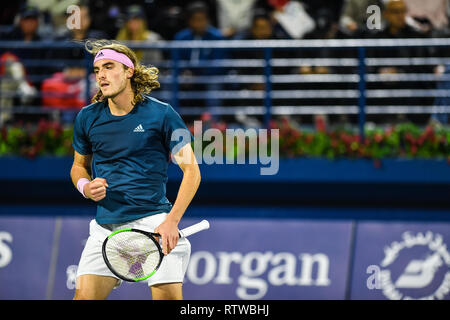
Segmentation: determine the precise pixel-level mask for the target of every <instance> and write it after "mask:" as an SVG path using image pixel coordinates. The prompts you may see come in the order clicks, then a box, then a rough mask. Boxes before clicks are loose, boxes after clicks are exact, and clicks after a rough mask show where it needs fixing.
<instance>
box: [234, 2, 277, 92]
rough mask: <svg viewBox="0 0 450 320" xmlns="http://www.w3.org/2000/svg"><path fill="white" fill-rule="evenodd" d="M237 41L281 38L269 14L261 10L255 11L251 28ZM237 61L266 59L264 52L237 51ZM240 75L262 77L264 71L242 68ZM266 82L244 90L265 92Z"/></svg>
mask: <svg viewBox="0 0 450 320" xmlns="http://www.w3.org/2000/svg"><path fill="white" fill-rule="evenodd" d="M234 39H235V40H274V39H280V36H279V35H277V34H276V33H275V30H274V23H273V20H272V19H271V17H270V15H269V13H268V12H267V11H266V10H264V9H261V8H258V9H256V10H255V13H254V15H253V19H252V22H251V25H250V27H249V28H248V29H247V30H245V31H244V32H241V33H240V34H237V35H236V36H235V37H234ZM278 53H279V52H278V51H277V52H275V57H278V55H277V54H278ZM233 55H234V57H235V58H236V59H264V51H263V50H236V51H234V52H233ZM239 73H240V74H242V75H262V74H263V73H264V71H263V70H262V69H260V68H240V69H239ZM264 87H265V82H264V81H263V82H259V83H250V84H248V85H244V87H243V89H249V90H264Z"/></svg>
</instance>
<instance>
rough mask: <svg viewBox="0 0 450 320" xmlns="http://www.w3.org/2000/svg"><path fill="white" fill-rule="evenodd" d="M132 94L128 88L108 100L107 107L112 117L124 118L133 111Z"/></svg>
mask: <svg viewBox="0 0 450 320" xmlns="http://www.w3.org/2000/svg"><path fill="white" fill-rule="evenodd" d="M133 100H134V93H133V90H132V89H131V88H130V87H127V88H125V90H123V91H122V92H121V93H119V94H118V95H117V96H115V97H112V98H108V106H109V110H110V111H111V114H112V115H115V116H124V115H126V114H128V113H130V111H131V110H132V109H133V107H134V105H133Z"/></svg>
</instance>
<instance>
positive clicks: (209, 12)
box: [0, 0, 450, 123]
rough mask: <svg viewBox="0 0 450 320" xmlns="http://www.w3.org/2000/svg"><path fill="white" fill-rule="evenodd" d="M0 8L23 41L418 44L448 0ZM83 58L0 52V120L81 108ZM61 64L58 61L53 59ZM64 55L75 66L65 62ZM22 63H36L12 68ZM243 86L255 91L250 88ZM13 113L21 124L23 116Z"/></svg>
mask: <svg viewBox="0 0 450 320" xmlns="http://www.w3.org/2000/svg"><path fill="white" fill-rule="evenodd" d="M70 5H77V6H78V7H79V8H80V14H81V19H80V22H81V24H80V27H79V28H74V29H69V28H68V27H67V19H68V18H69V15H70V13H67V8H68V7H69V6H70ZM372 5H376V6H377V8H380V10H381V11H380V13H381V25H380V27H379V28H375V29H374V28H368V24H367V19H368V17H369V16H370V14H369V13H368V12H367V8H368V7H369V6H372ZM0 6H1V10H0V39H1V40H13V41H24V42H27V43H28V42H33V41H42V40H54V41H62V42H63V41H68V40H80V41H82V40H85V39H88V38H96V39H102V38H106V39H116V40H121V41H128V40H135V41H142V42H143V43H153V42H155V41H159V40H225V39H230V40H232V39H237V40H245V39H255V40H259V39H346V38H347V39H348V38H427V37H448V36H449V35H450V27H449V21H448V17H449V12H450V1H449V0H429V1H423V0H386V1H382V0H333V1H329V0H328V1H327V0H301V1H296V0H204V1H182V0H141V1H133V0H129V1H118V0H96V1H83V0H61V1H59V0H28V1H10V2H3V3H2V4H1V5H0ZM412 50H413V51H414V50H416V49H402V50H397V49H396V50H395V52H392V54H391V56H394V57H407V56H411V55H413V56H416V57H424V56H429V55H433V56H444V57H445V56H447V53H448V52H447V51H448V50H442V49H441V50H440V51H439V52H438V51H436V50H434V51H433V52H431V51H432V50H433V49H432V48H419V49H417V50H416V52H414V53H412V52H411V51H412ZM169 54H170V52H167V51H162V50H156V49H152V50H137V56H138V58H139V59H140V60H141V61H142V62H144V63H150V64H153V65H156V66H158V62H159V61H162V60H164V59H167V58H168V55H169ZM235 54H236V55H238V56H239V57H240V58H248V59H258V58H261V57H262V53H261V52H239V53H235ZM305 54H306V57H308V55H307V53H291V55H290V57H297V58H298V57H305ZM339 54H340V56H336V55H335V56H334V57H338V58H339V57H345V55H346V52H345V51H343V52H342V51H341V52H340V53H339ZM313 56H314V57H321V56H332V55H329V53H328V52H327V50H326V48H324V50H322V51H321V52H320V54H319V56H317V55H316V54H315V53H314V54H313ZM83 57H84V52H83V50H82V49H77V48H72V49H66V50H48V49H46V48H34V49H14V48H13V49H8V48H0V75H1V77H2V78H1V79H2V81H1V87H0V92H2V94H1V96H0V97H1V101H0V103H1V106H2V109H1V110H0V111H1V112H2V116H1V117H0V119H1V122H2V123H6V122H8V121H13V120H14V119H13V116H12V114H11V112H10V109H8V108H12V107H13V106H26V105H44V106H55V107H58V108H60V109H61V108H65V107H67V108H74V107H75V108H81V107H83V106H84V105H86V92H85V88H86V83H85V82H84V79H85V78H86V72H87V71H86V69H85V67H84V66H85V64H84V62H83ZM221 57H222V56H221V52H219V51H214V50H200V49H194V50H182V51H181V56H180V58H181V59H183V60H191V61H192V60H208V59H220V58H221ZM280 57H283V56H282V55H281V56H280ZM60 59H62V60H61V61H62V62H61V63H58V62H57V61H59V60H60ZM68 59H73V61H74V62H73V63H69V64H67V62H66V61H67V60H68ZM31 60H33V61H36V60H37V61H41V62H42V63H34V64H33V63H31V64H27V63H23V64H20V63H21V62H23V61H31ZM45 61H47V62H48V63H46V62H45ZM52 61H53V62H52ZM24 66H25V68H24ZM401 68H402V67H395V66H389V67H385V68H378V69H377V70H375V72H378V73H380V74H395V73H401V72H409V71H411V70H405V69H406V67H403V70H402V69H401ZM196 70H197V71H196V72H200V74H201V71H198V69H196ZM412 71H417V70H412ZM422 71H426V72H432V73H433V72H434V73H439V72H440V73H445V72H446V68H445V66H443V65H435V66H433V68H432V70H431V69H430V70H428V69H427V70H422ZM189 72H192V70H184V73H183V75H185V76H186V75H189ZM296 72H298V73H299V74H326V73H332V72H339V70H337V69H334V70H330V68H327V67H323V66H319V67H312V66H308V65H303V66H298V67H297V68H296ZM49 74H51V76H50V77H49ZM205 74H208V73H205ZM209 74H210V73H209ZM25 75H28V76H27V77H25ZM94 80H95V79H93V78H91V80H90V81H92V85H91V86H90V89H91V90H93V91H95V90H96V88H95V81H94ZM315 88H317V87H315ZM248 89H250V90H251V89H256V90H257V89H261V87H258V84H255V85H253V87H252V86H250V87H248ZM58 91H61V92H64V93H66V94H65V95H64V96H62V97H61V96H58V95H54V94H47V95H46V93H52V92H58ZM38 92H41V93H40V94H39V93H38ZM8 93H11V94H8ZM68 93H71V94H69V95H68ZM91 94H92V93H91ZM331 103H333V102H331ZM20 117H21V118H22V119H25V118H26V113H24V114H21V116H20ZM35 118H36V117H34V116H31V117H30V119H35Z"/></svg>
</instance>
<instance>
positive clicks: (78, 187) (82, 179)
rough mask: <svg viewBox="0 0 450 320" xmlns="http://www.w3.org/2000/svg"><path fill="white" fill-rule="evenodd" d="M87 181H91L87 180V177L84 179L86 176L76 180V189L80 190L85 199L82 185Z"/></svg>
mask: <svg viewBox="0 0 450 320" xmlns="http://www.w3.org/2000/svg"><path fill="white" fill-rule="evenodd" d="M89 182H91V181H89V179H86V178H81V179H80V180H78V182H77V189H78V191H80V193H81V194H82V195H83V197H85V198H86V199H87V197H86V195H85V194H84V191H83V190H84V186H85V184H87V183H89Z"/></svg>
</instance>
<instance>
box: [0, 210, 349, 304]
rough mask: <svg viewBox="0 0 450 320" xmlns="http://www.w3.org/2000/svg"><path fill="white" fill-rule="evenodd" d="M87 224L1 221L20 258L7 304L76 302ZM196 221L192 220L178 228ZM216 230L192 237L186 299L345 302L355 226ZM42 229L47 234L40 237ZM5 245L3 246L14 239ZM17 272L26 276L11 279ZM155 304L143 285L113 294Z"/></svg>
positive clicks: (7, 280)
mask: <svg viewBox="0 0 450 320" xmlns="http://www.w3.org/2000/svg"><path fill="white" fill-rule="evenodd" d="M36 220H37V221H36ZM89 220H90V218H87V217H83V218H68V217H66V218H59V217H56V218H53V219H42V218H38V219H30V218H3V217H2V218H0V221H1V222H0V223H1V224H0V226H1V228H0V229H1V230H0V232H2V234H4V233H5V232H6V233H8V234H11V235H12V236H13V239H12V240H11V241H10V242H11V243H9V244H12V245H10V246H8V248H9V250H10V251H11V253H12V254H13V256H14V259H12V260H10V261H9V262H6V264H7V265H6V266H5V267H3V268H0V287H1V288H5V286H4V284H6V285H7V286H8V285H11V286H12V285H13V283H14V287H15V288H16V292H15V293H11V292H8V291H6V290H5V291H3V292H2V297H3V298H5V299H15V298H21V299H28V298H36V299H45V298H51V299H71V298H72V297H73V294H74V289H75V285H76V284H75V274H76V268H77V264H78V260H79V258H80V255H81V252H82V249H83V246H84V243H85V241H86V239H87V237H88V225H89ZM198 221H199V220H198V219H192V218H190V219H189V218H186V219H183V225H181V226H180V227H183V226H188V225H190V224H193V223H195V222H198ZM210 223H211V228H210V229H209V230H207V231H204V232H201V233H198V234H195V235H193V236H191V237H190V241H191V244H192V255H191V260H190V264H189V267H188V271H187V274H186V277H185V284H184V290H183V293H184V297H185V298H186V299H202V300H203V299H232V300H235V299H255V300H256V299H343V298H344V296H345V287H346V281H347V269H348V263H349V247H350V245H349V243H350V234H351V232H350V230H351V223H350V222H327V221H320V222H314V221H307V220H305V221H299V220H280V221H275V220H272V219H269V220H263V219H257V220H255V219H225V218H222V219H210ZM43 228H45V229H46V230H47V231H48V232H46V233H38V232H35V231H34V229H36V230H42V229H43ZM21 230H30V231H31V232H33V233H34V234H36V237H37V238H36V239H35V240H32V241H31V242H30V240H28V239H27V238H26V237H21V236H19V234H21V233H22V231H21ZM5 239H6V240H3V243H4V246H6V245H8V243H6V242H5V241H7V240H8V239H9V238H5ZM52 239H55V241H54V242H52ZM43 253H45V254H43ZM1 257H2V259H3V260H5V259H6V258H5V255H2V256H1ZM30 260H32V261H33V266H34V267H33V268H32V270H33V272H32V273H30V268H29V266H30V263H29V261H30ZM50 261H52V265H53V264H54V267H52V266H51V265H50ZM27 262H28V263H27ZM18 266H19V267H20V268H18ZM17 270H20V274H16V275H15V276H14V277H11V276H10V275H14V274H15V273H16V271H17ZM52 270H53V271H52ZM23 274H27V277H25V278H24V277H22V276H23ZM30 281H31V282H32V283H33V284H32V286H33V290H31V284H30ZM7 286H6V287H7ZM28 286H30V291H33V293H32V294H31V293H28V292H27V291H28V289H27V288H28ZM149 298H151V294H150V290H149V289H148V288H147V287H146V285H145V284H143V283H137V284H130V283H123V284H122V285H121V286H120V287H119V288H118V289H115V290H113V292H112V293H111V295H110V299H149Z"/></svg>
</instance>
